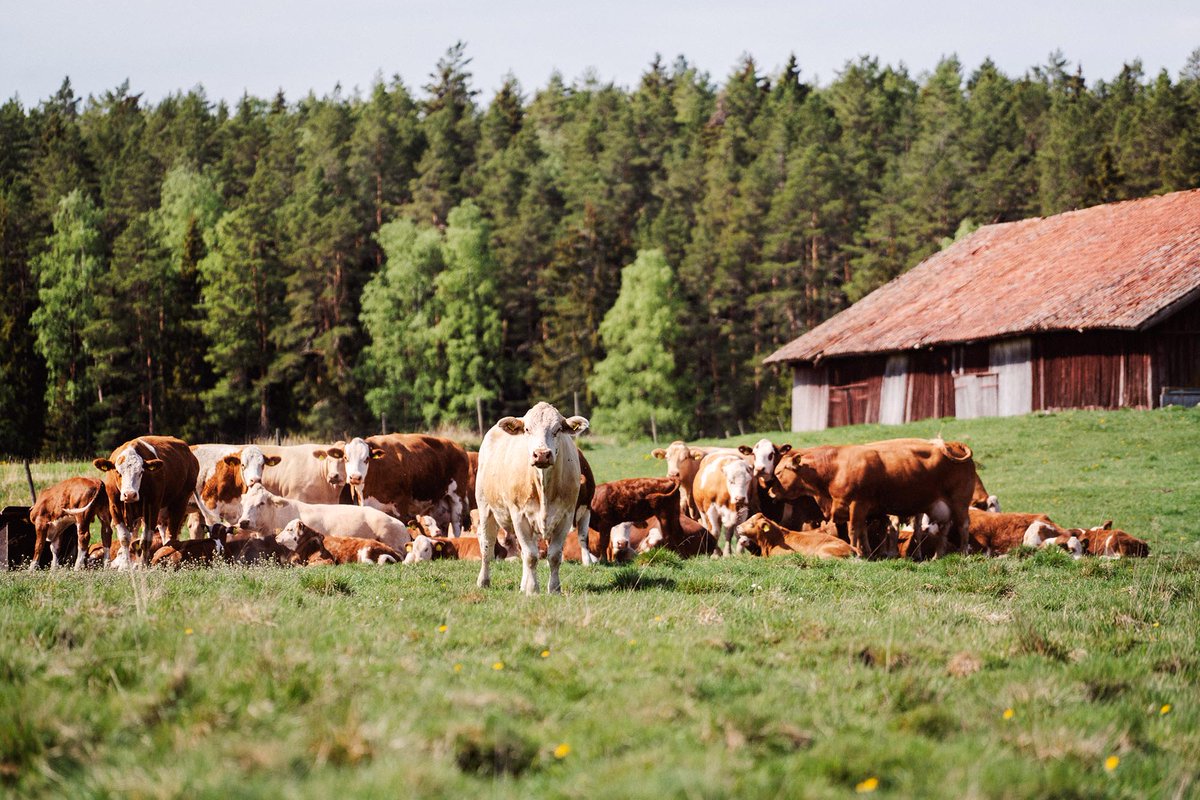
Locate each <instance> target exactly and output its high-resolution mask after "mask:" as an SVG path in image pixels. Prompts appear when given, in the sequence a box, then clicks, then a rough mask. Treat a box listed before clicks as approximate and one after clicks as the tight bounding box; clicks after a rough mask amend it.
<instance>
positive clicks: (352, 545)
mask: <svg viewBox="0 0 1200 800" xmlns="http://www.w3.org/2000/svg"><path fill="white" fill-rule="evenodd" d="M275 541H276V542H277V543H278V544H280V545H282V546H283V547H286V548H287V549H288V550H290V551H292V552H293V553H295V554H296V555H297V556H299V557H300V558H301V559H303V563H311V562H310V560H309V559H311V558H312V556H313V554H314V553H316V554H319V555H321V556H325V555H326V554H328V556H330V557H332V558H333V560H334V562H335V563H338V564H356V563H357V564H399V563H400V562H401V561H403V560H404V556H402V555H401V554H400V551H398V550H395V549H393V548H391V547H388V546H387V545H386V544H383V543H382V542H379V541H376V540H374V539H360V538H358V537H354V536H327V535H325V534H323V533H320V532H319V531H316V530H313V529H312V528H310V527H308V526H307V525H305V524H304V523H303V522H301V521H300V520H299V519H293V520H292V521H291V522H289V523H288V524H287V525H285V526H284V527H283V530H281V531H280V532H279V534H278V535H277V536H276V537H275Z"/></svg>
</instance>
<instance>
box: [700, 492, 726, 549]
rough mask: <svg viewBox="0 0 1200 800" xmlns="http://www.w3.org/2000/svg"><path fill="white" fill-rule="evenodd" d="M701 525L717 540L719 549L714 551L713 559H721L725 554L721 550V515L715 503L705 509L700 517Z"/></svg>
mask: <svg viewBox="0 0 1200 800" xmlns="http://www.w3.org/2000/svg"><path fill="white" fill-rule="evenodd" d="M700 524H701V525H703V526H704V527H705V528H707V529H708V532H709V533H710V534H712V537H713V538H714V539H716V540H717V549H715V550H713V552H712V557H713V558H720V557H721V556H722V555H723V553H724V551H723V550H722V549H721V533H722V530H721V515H720V512H719V511H718V509H717V505H716V504H715V503H714V504H713V505H711V506H709V507H708V508H706V509H704V513H703V514H701V515H700Z"/></svg>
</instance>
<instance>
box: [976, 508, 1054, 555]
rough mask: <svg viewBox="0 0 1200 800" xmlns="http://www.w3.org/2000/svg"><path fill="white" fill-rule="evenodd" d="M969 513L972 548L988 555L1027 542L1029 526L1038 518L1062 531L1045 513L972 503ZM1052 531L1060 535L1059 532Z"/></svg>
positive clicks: (1038, 543)
mask: <svg viewBox="0 0 1200 800" xmlns="http://www.w3.org/2000/svg"><path fill="white" fill-rule="evenodd" d="M970 517H971V544H970V552H972V553H983V554H984V555H988V556H999V555H1004V554H1005V553H1007V552H1009V551H1010V550H1015V549H1016V548H1018V547H1020V546H1021V545H1023V544H1025V535H1026V533H1027V532H1028V531H1029V526H1030V525H1033V523H1035V522H1044V523H1046V524H1047V525H1048V526H1050V527H1051V528H1053V529H1054V531H1057V532H1058V533H1061V532H1062V530H1061V529H1060V528H1058V527H1057V526H1055V525H1054V523H1053V522H1052V521H1051V520H1050V518H1049V517H1047V516H1046V515H1045V514H1011V513H1003V514H1002V513H999V512H994V511H980V510H979V509H978V508H975V507H974V506H972V507H971V509H970ZM1051 535H1057V533H1052V534H1051ZM1042 538H1044V537H1042ZM1040 544H1041V540H1040V539H1039V541H1038V542H1037V543H1035V544H1033V546H1034V547H1037V546H1039V545H1040Z"/></svg>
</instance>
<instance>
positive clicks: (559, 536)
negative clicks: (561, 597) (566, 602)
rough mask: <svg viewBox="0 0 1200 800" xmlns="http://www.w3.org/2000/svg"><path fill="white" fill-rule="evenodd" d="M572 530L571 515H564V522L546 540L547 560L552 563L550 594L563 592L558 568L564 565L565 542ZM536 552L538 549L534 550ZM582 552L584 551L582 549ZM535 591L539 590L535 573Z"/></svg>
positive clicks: (584, 544)
mask: <svg viewBox="0 0 1200 800" xmlns="http://www.w3.org/2000/svg"><path fill="white" fill-rule="evenodd" d="M570 532H571V515H570V514H566V515H564V516H563V519H562V522H560V523H559V524H558V527H557V528H556V529H555V531H554V533H553V534H552V535H551V536H550V539H549V541H547V542H546V561H547V562H548V563H549V564H550V584H549V585H548V586H547V587H546V591H548V592H549V593H550V594H562V584H561V583H560V582H559V580H558V568H559V567H560V566H561V565H562V554H563V544H565V543H566V541H567V534H568V533H570ZM582 544H583V549H585V550H586V549H587V544H586V542H584V543H582ZM534 552H536V551H534ZM581 552H582V551H581ZM533 586H534V589H533V590H534V592H535V593H536V592H537V575H536V573H535V574H534V582H533Z"/></svg>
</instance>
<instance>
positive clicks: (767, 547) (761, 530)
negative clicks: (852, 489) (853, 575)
mask: <svg viewBox="0 0 1200 800" xmlns="http://www.w3.org/2000/svg"><path fill="white" fill-rule="evenodd" d="M737 534H738V538H739V539H742V538H745V539H746V540H747V541H746V542H745V543H744V544H743V546H745V545H748V544H755V545H757V546H758V549H759V551H760V552H761V553H762V555H764V556H785V555H791V554H793V553H798V554H800V555H804V556H813V557H815V558H849V557H850V556H853V555H857V554H858V553H857V551H856V550H855V549H854V548H853V547H851V546H850V545H849V544H847V543H846V542H844V541H842V540H841V539H839V538H838V537H836V536H830V535H829V534H827V533H821V532H820V531H792V530H788V529H787V528H784V527H783V526H781V525H777V524H776V523H774V522H772V521H771V520H769V519H767V518H766V516H765V515H763V514H761V513H759V514H755V515H754V516H753V517H751V518H750V519H748V520H746V521H745V522H743V523H742V524H741V525H738V526H737Z"/></svg>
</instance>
